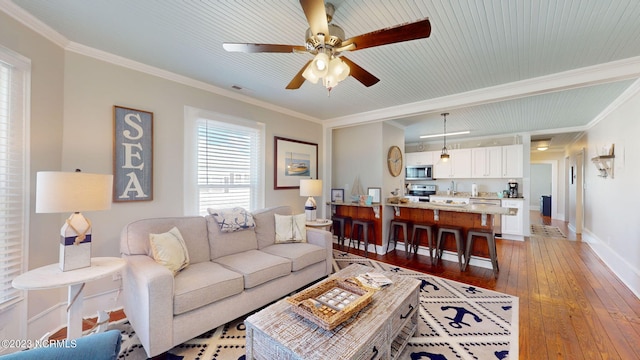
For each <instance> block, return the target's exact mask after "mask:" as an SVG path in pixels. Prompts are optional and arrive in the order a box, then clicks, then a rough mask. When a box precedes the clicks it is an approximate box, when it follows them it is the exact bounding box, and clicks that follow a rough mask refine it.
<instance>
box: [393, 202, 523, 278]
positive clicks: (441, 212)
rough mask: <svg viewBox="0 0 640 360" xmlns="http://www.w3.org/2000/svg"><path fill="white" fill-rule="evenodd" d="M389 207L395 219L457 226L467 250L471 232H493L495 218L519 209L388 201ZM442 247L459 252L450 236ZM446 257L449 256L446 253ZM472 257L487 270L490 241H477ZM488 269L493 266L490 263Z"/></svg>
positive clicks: (424, 238) (423, 240) (473, 263)
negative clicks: (468, 236) (488, 243)
mask: <svg viewBox="0 0 640 360" xmlns="http://www.w3.org/2000/svg"><path fill="white" fill-rule="evenodd" d="M385 206H390V207H392V208H393V210H394V211H393V213H394V218H395V219H398V220H405V221H411V222H413V223H430V224H435V225H436V227H437V226H438V225H455V226H459V227H461V228H463V230H464V233H463V238H464V239H463V250H464V249H466V243H467V241H466V240H467V239H466V234H467V231H468V230H469V229H472V228H481V229H488V230H491V229H492V226H493V225H492V224H493V217H494V216H496V215H498V216H500V215H508V216H513V215H516V214H517V213H518V209H516V208H505V207H501V206H494V205H484V204H459V203H449V204H446V203H430V202H407V203H392V202H390V201H389V199H387V201H386V202H385ZM436 235H437V231H435V232H434V234H433V237H434V239H433V243H434V247H435V245H436ZM425 236H426V235H425ZM425 236H423V237H422V239H420V244H421V245H424V246H426V245H427V244H428V243H427V239H426V237H425ZM442 248H443V249H444V250H445V251H449V252H452V253H454V254H455V253H456V242H455V239H454V238H453V236H450V235H447V236H446V237H445V240H444V242H443V246H442ZM498 253H499V252H498ZM445 255H447V254H446V253H445ZM471 255H472V257H473V256H475V257H476V259H472V262H471V264H472V265H479V266H483V267H487V264H489V262H488V258H489V248H488V246H487V242H486V241H474V243H473V248H472V250H471ZM478 257H480V258H484V260H486V261H478V259H477V258H478ZM446 258H450V259H452V260H453V259H455V260H454V261H457V255H454V256H451V257H449V256H447V257H446ZM488 267H490V264H489V266H488Z"/></svg>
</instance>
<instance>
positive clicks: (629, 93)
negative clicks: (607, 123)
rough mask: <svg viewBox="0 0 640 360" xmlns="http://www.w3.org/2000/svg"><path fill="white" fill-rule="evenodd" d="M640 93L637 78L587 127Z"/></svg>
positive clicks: (639, 81)
mask: <svg viewBox="0 0 640 360" xmlns="http://www.w3.org/2000/svg"><path fill="white" fill-rule="evenodd" d="M638 93H640V79H638V80H636V81H634V82H633V84H631V86H629V87H628V88H627V89H626V90H625V91H624V92H623V93H622V94H620V96H618V98H616V99H615V100H614V101H613V102H612V103H611V104H609V106H607V107H606V108H605V109H604V110H602V112H601V113H600V114H598V116H596V117H595V118H594V119H593V120H591V121H590V122H589V123H588V124H587V125H586V128H587V129H590V128H592V127H594V126H596V125H597V124H598V123H599V122H600V121H601V120H602V119H604V118H606V117H607V116H609V114H611V113H612V112H613V111H614V110H616V109H617V108H619V107H620V106H622V104H624V103H626V102H627V101H629V99H631V98H632V97H633V96H635V95H636V94H638Z"/></svg>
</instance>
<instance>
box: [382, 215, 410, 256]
mask: <svg viewBox="0 0 640 360" xmlns="http://www.w3.org/2000/svg"><path fill="white" fill-rule="evenodd" d="M411 225H413V223H412V222H411V221H406V220H396V219H393V220H391V222H390V223H389V226H390V227H389V236H388V238H387V251H385V252H384V253H385V254H386V253H388V252H389V245H390V244H391V241H393V249H394V250H395V249H396V246H398V235H399V234H398V232H399V231H398V230H402V236H403V238H404V244H405V247H406V248H407V254H408V253H410V252H411V250H410V249H409V239H410V238H411V235H410V234H409V229H410V228H411Z"/></svg>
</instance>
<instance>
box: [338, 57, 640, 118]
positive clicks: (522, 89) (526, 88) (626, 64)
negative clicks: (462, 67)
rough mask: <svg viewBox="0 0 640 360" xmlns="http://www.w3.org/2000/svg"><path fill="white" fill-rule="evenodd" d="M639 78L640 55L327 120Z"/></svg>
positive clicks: (424, 110) (416, 111)
mask: <svg viewBox="0 0 640 360" xmlns="http://www.w3.org/2000/svg"><path fill="white" fill-rule="evenodd" d="M639 77H640V56H636V57H632V58H627V59H622V60H617V61H612V62H608V63H604V64H599V65H594V66H588V67H583V68H579V69H573V70H568V71H564V72H560V73H556V74H550V75H545V76H540V77H536V78H531V79H526V80H520V81H515V82H511V83H507V84H501V85H496V86H492V87H488V88H483V89H476V90H472V91H467V92H463V93H458V94H453V95H448V96H443V97H439V98H434V99H429V100H425V101H420V102H415V103H412V104H405V105H401V106H394V107H388V108H385V109H380V110H373V111H369V112H363V113H360V114H355V115H348V116H343V117H338V118H333V119H329V120H327V121H326V123H327V126H328V127H330V128H331V127H342V126H350V125H356V124H359V123H365V122H370V121H386V120H392V119H398V118H402V117H408V116H414V115H421V114H428V113H435V112H441V111H444V110H451V109H456V108H461V107H468V106H477V105H482V104H488V103H494V102H499V101H506V100H513V99H518V98H523V97H527V96H533V95H541V94H546V93H551V92H557V91H564V90H570V89H576V88H581V87H587V86H593V85H598V84H604V83H610V82H616V81H621V80H629V79H636V78H639Z"/></svg>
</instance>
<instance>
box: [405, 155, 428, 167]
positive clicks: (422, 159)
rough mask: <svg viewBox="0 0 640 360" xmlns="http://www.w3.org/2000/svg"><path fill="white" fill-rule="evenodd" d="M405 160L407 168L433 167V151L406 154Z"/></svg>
mask: <svg viewBox="0 0 640 360" xmlns="http://www.w3.org/2000/svg"><path fill="white" fill-rule="evenodd" d="M405 160H406V165H407V166H416V165H433V159H432V152H431V151H422V152H412V153H406V154H405Z"/></svg>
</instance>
